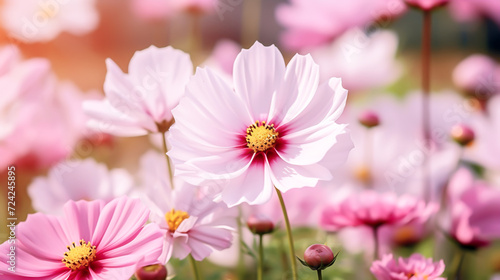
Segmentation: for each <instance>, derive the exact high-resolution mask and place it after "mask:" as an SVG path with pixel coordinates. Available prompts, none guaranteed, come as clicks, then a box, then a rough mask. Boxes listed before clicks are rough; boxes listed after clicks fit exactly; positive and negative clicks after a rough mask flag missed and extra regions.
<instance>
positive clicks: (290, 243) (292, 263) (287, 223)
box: [274, 187, 297, 280]
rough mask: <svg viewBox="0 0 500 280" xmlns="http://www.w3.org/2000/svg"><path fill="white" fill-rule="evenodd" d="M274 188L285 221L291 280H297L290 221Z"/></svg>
mask: <svg viewBox="0 0 500 280" xmlns="http://www.w3.org/2000/svg"><path fill="white" fill-rule="evenodd" d="M274 188H275V189H276V193H277V194H278V198H279V200H280V204H281V210H282V211H283V217H284V219H285V225H286V234H287V236H288V246H289V247H290V263H291V265H292V276H293V280H297V263H296V262H295V249H294V247H293V237H292V229H291V228H290V221H289V220H288V214H287V212H286V207H285V202H284V201H283V196H282V195H281V192H280V190H278V189H277V188H276V187H274Z"/></svg>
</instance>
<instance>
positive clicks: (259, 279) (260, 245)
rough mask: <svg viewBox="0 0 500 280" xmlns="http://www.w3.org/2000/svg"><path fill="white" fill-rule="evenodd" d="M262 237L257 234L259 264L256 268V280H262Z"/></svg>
mask: <svg viewBox="0 0 500 280" xmlns="http://www.w3.org/2000/svg"><path fill="white" fill-rule="evenodd" d="M262 236H263V234H259V264H258V266H257V280H262V271H263V269H264V249H263V247H262Z"/></svg>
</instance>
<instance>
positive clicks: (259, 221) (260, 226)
mask: <svg viewBox="0 0 500 280" xmlns="http://www.w3.org/2000/svg"><path fill="white" fill-rule="evenodd" d="M247 226H248V228H249V229H250V231H251V232H252V233H254V234H267V233H271V232H273V230H274V224H273V222H272V221H271V220H270V219H269V218H268V217H266V216H264V215H262V214H258V215H255V214H252V215H250V217H248V220H247Z"/></svg>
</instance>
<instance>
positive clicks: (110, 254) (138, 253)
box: [0, 197, 162, 280]
mask: <svg viewBox="0 0 500 280" xmlns="http://www.w3.org/2000/svg"><path fill="white" fill-rule="evenodd" d="M64 212H65V216H64V217H55V216H50V215H45V214H40V213H36V214H33V215H29V216H28V219H27V220H26V222H21V223H19V224H18V225H17V226H16V229H15V231H16V240H15V246H16V251H15V254H16V262H15V272H12V271H10V270H8V267H10V265H9V263H8V261H9V256H8V253H9V252H10V246H12V245H11V244H10V243H9V241H6V242H4V243H3V244H2V245H0V252H1V254H0V260H1V263H0V271H2V272H3V276H2V279H5V280H17V279H39V280H42V279H45V280H49V279H61V280H62V279H88V280H91V279H92V280H108V279H128V278H129V277H131V276H132V275H133V274H134V272H135V270H136V266H139V267H140V266H144V265H148V264H152V263H155V262H157V259H158V257H159V256H160V254H161V250H162V233H161V231H160V229H159V228H158V226H157V225H155V224H148V225H145V223H146V221H147V220H148V214H149V211H148V210H147V208H146V207H145V206H143V205H142V204H141V202H140V201H139V200H135V199H129V198H125V197H122V198H117V199H115V200H112V201H111V202H109V203H108V204H105V203H104V201H102V200H97V201H92V202H87V201H78V202H74V201H69V202H68V203H67V204H66V205H65V206H64Z"/></svg>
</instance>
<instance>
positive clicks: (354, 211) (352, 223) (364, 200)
mask: <svg viewBox="0 0 500 280" xmlns="http://www.w3.org/2000/svg"><path fill="white" fill-rule="evenodd" d="M435 210H436V206H435V205H433V204H429V205H426V203H425V202H424V201H422V200H420V199H417V198H414V197H411V196H407V195H402V196H400V197H397V196H396V195H395V194H394V193H377V192H375V191H363V192H361V193H354V194H352V195H350V196H348V197H347V198H346V199H345V200H343V201H342V202H340V203H335V204H333V205H330V206H327V207H325V209H323V212H322V214H321V222H320V224H321V226H322V227H323V228H324V229H326V230H330V231H337V230H339V229H342V228H345V227H357V226H368V227H373V228H376V227H379V226H384V225H402V224H406V223H409V222H411V221H414V220H427V219H428V218H429V216H430V215H431V214H432V213H434V212H435Z"/></svg>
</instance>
